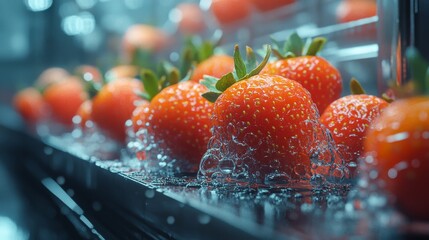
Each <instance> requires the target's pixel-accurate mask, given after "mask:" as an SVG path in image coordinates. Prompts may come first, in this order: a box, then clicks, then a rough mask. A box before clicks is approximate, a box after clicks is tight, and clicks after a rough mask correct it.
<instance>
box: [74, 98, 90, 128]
mask: <svg viewBox="0 0 429 240" xmlns="http://www.w3.org/2000/svg"><path fill="white" fill-rule="evenodd" d="M91 112H92V101H91V100H86V101H85V102H83V103H82V104H81V105H80V107H79V108H78V109H77V112H76V116H78V117H79V125H80V127H81V128H82V129H85V127H86V126H87V122H88V121H89V120H91Z"/></svg>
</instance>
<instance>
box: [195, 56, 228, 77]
mask: <svg viewBox="0 0 429 240" xmlns="http://www.w3.org/2000/svg"><path fill="white" fill-rule="evenodd" d="M232 70H234V59H233V58H232V57H231V56H227V55H213V56H211V57H209V58H208V59H206V60H204V61H203V62H201V63H200V64H198V65H197V67H196V68H195V70H194V73H193V74H192V78H191V80H192V81H194V82H200V80H202V79H203V77H204V75H209V76H213V77H216V78H220V77H222V76H223V75H225V74H227V73H229V72H232Z"/></svg>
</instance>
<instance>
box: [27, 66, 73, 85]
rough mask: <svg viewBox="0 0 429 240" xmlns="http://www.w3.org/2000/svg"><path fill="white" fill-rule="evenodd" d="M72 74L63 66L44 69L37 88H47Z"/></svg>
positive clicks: (37, 82)
mask: <svg viewBox="0 0 429 240" xmlns="http://www.w3.org/2000/svg"><path fill="white" fill-rule="evenodd" d="M69 76H70V74H69V73H68V72H67V71H66V70H65V69H63V68H59V67H53V68H48V69H46V70H44V71H43V72H42V73H41V74H40V76H39V78H38V79H37V81H36V84H35V85H36V87H37V88H42V89H44V88H46V87H47V86H48V85H51V84H52V83H55V82H59V81H61V80H64V79H65V78H67V77H69Z"/></svg>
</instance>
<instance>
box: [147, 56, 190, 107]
mask: <svg viewBox="0 0 429 240" xmlns="http://www.w3.org/2000/svg"><path fill="white" fill-rule="evenodd" d="M191 75H192V71H191V70H190V71H188V73H187V75H186V76H185V77H183V78H182V79H180V72H179V69H177V68H176V67H174V66H173V65H172V64H171V63H169V62H161V63H160V65H159V67H158V70H157V72H154V71H153V70H150V69H142V70H141V72H140V78H141V81H142V83H143V86H144V92H141V93H139V95H140V97H142V98H144V99H146V100H148V101H151V100H152V99H153V98H154V97H155V96H156V95H158V93H159V92H161V90H163V89H164V88H166V87H169V86H171V85H174V84H177V83H178V82H181V81H186V80H188V79H190V77H191Z"/></svg>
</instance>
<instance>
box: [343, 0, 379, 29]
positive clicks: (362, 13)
mask: <svg viewBox="0 0 429 240" xmlns="http://www.w3.org/2000/svg"><path fill="white" fill-rule="evenodd" d="M335 14H336V17H337V22H339V23H346V22H351V21H355V20H359V19H362V18H369V17H374V16H377V3H376V1H375V0H342V1H341V2H340V4H338V7H337V9H336V13H335Z"/></svg>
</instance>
